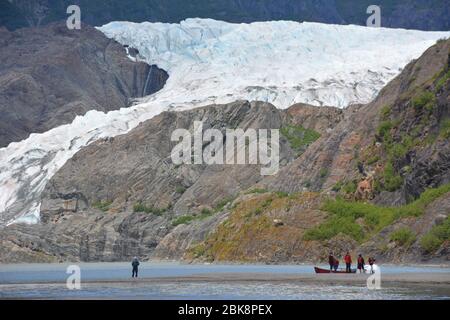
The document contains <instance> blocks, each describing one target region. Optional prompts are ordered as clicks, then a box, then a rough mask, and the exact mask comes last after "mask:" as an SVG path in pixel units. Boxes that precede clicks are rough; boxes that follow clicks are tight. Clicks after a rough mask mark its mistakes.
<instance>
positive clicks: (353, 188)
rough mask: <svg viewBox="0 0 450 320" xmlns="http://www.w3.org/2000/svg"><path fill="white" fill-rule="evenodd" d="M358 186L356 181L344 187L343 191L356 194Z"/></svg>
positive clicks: (349, 182)
mask: <svg viewBox="0 0 450 320" xmlns="http://www.w3.org/2000/svg"><path fill="white" fill-rule="evenodd" d="M357 188H358V185H357V184H356V182H355V181H348V182H346V183H344V185H343V186H342V191H343V192H344V193H346V194H351V193H355V192H356V189H357Z"/></svg>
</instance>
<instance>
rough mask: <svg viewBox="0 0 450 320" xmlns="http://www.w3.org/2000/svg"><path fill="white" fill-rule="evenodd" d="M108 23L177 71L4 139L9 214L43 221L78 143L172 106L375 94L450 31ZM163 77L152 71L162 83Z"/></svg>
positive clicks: (3, 190)
mask: <svg viewBox="0 0 450 320" xmlns="http://www.w3.org/2000/svg"><path fill="white" fill-rule="evenodd" d="M100 30H102V31H103V32H104V33H105V34H106V35H107V36H108V37H114V39H116V40H118V41H119V42H120V43H121V44H122V45H129V46H131V47H133V48H136V49H138V50H139V52H140V55H141V56H142V57H143V59H145V61H146V62H148V63H149V64H151V65H153V64H156V65H158V66H160V67H161V68H163V69H164V70H166V71H167V72H168V73H169V74H170V78H169V79H168V81H167V83H166V84H165V86H164V88H163V89H162V90H160V91H158V92H157V93H155V94H153V95H150V96H147V97H145V98H144V99H142V100H140V101H138V103H137V104H136V105H134V106H132V107H130V108H126V109H121V110H114V111H110V112H108V113H107V114H105V113H103V112H96V111H94V110H91V111H89V112H88V113H87V114H86V115H84V116H78V117H76V118H75V119H74V121H73V122H72V123H70V124H68V125H67V126H59V127H56V128H54V129H52V130H49V131H47V132H44V133H42V134H36V135H31V136H30V137H29V138H28V139H26V140H23V141H21V142H20V143H13V144H11V145H10V146H9V147H8V148H3V149H0V224H8V223H11V222H13V221H28V222H37V221H39V205H40V196H41V193H42V191H43V189H44V187H45V184H46V183H47V181H48V180H49V179H51V177H52V176H53V175H54V174H55V173H56V172H57V171H58V170H59V169H60V168H61V167H62V166H63V165H64V163H66V161H67V160H69V159H70V158H71V157H72V156H73V155H74V154H75V153H76V152H77V151H79V150H80V149H81V148H83V147H85V146H87V145H89V144H90V143H92V142H95V141H96V140H98V139H102V138H106V137H113V136H116V135H119V134H124V133H127V132H129V131H130V130H132V129H133V128H135V127H136V126H137V125H138V124H139V123H140V122H142V121H145V120H147V119H150V118H152V117H154V116H155V115H158V114H159V113H161V112H162V111H164V110H184V109H192V108H196V107H201V106H205V105H209V104H224V103H231V102H233V101H236V100H260V101H261V100H262V101H265V102H270V103H274V104H275V106H276V107H278V108H287V107H289V106H290V105H291V104H294V103H297V102H303V103H304V102H310V103H312V104H316V105H331V106H339V107H345V106H347V105H348V104H350V103H364V102H369V101H370V100H371V99H373V98H374V97H375V95H376V94H377V93H378V91H379V90H380V89H381V88H382V87H383V85H384V84H385V83H387V82H388V81H389V80H390V79H391V78H393V77H395V76H396V75H397V74H398V73H399V72H400V70H401V68H403V67H404V65H406V64H407V63H408V62H409V61H411V59H414V58H417V57H419V56H420V54H421V53H422V52H423V51H424V50H425V49H426V48H428V47H429V46H431V45H432V44H433V43H435V41H436V40H437V39H440V38H442V37H445V36H448V35H449V33H448V32H447V33H446V32H421V31H408V30H392V29H367V28H363V27H357V26H337V25H321V24H315V23H304V24H299V23H295V22H264V23H253V24H240V25H237V24H229V23H225V22H221V21H214V20H202V19H189V20H187V21H183V22H182V23H180V24H175V25H174V24H160V23H154V24H152V23H142V24H133V23H127V22H116V23H110V24H108V25H106V26H103V27H101V28H100ZM66 32H69V31H68V30H66ZM121 50H122V49H121ZM385 52H390V54H389V55H386V54H384V53H385ZM96 60H98V58H97V59H96V58H94V61H96ZM63 61H64V60H63ZM127 63H131V61H127ZM131 65H133V64H131ZM343 65H344V66H345V68H342V66H343ZM150 70H151V69H150ZM150 70H148V71H149V73H148V75H152V76H153V73H151V72H150ZM76 74H78V73H76ZM87 74H91V72H88V73H87ZM80 75H82V74H80ZM108 77H109V76H108ZM108 79H109V78H108ZM159 79H160V78H159V77H158V76H155V79H152V80H155V84H158V83H161V82H159ZM100 83H101V81H100ZM114 84H117V83H116V82H114ZM96 85H100V84H98V83H97V84H96ZM96 85H95V86H94V87H96ZM149 87H152V86H149ZM88 92H89V90H88ZM101 93H103V92H102V91H101ZM100 97H102V94H100ZM17 219H19V220H17Z"/></svg>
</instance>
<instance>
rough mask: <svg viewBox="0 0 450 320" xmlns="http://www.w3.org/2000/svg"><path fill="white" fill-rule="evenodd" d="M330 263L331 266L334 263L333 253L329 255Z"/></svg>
mask: <svg viewBox="0 0 450 320" xmlns="http://www.w3.org/2000/svg"><path fill="white" fill-rule="evenodd" d="M328 263H329V264H330V266H332V265H334V257H333V256H332V255H331V254H330V255H329V256H328Z"/></svg>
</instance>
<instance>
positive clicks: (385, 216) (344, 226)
mask: <svg viewBox="0 0 450 320" xmlns="http://www.w3.org/2000/svg"><path fill="white" fill-rule="evenodd" d="M447 192H450V183H449V184H446V185H443V186H441V187H439V188H435V189H428V190H426V191H425V192H423V193H422V194H421V196H420V198H419V199H417V200H415V201H414V202H411V203H409V204H407V205H404V206H401V207H381V206H376V205H374V204H369V203H362V202H352V201H347V200H344V199H341V198H337V199H335V200H328V201H326V202H325V203H324V205H323V207H322V210H324V211H327V212H328V213H330V216H329V217H328V219H327V220H326V221H325V222H324V223H322V224H321V225H319V226H318V227H316V228H313V229H310V230H308V231H307V232H306V233H305V240H328V239H331V238H333V237H334V236H336V235H338V234H339V233H344V234H347V235H349V236H351V237H352V238H353V239H355V240H356V241H359V242H361V241H364V240H366V239H368V238H370V237H371V236H372V235H373V234H375V233H377V232H379V231H381V230H382V229H383V228H385V227H386V226H388V225H389V224H391V223H393V222H394V221H396V220H398V219H399V218H401V217H408V216H409V217H410V216H413V217H418V216H420V215H422V214H423V213H424V211H425V208H426V206H427V205H428V204H430V203H431V202H433V201H434V200H436V199H438V198H439V197H441V196H442V195H444V194H446V193H447ZM360 218H362V220H363V221H364V228H363V226H361V225H360V224H358V223H357V222H356V220H357V219H360Z"/></svg>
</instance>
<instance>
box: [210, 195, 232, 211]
mask: <svg viewBox="0 0 450 320" xmlns="http://www.w3.org/2000/svg"><path fill="white" fill-rule="evenodd" d="M234 199H235V197H226V198H223V199H222V200H220V201H219V202H218V203H217V204H216V206H215V207H214V212H220V211H222V210H223V208H225V206H226V205H227V204H228V203H230V202H233V200H234Z"/></svg>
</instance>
